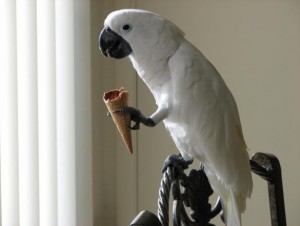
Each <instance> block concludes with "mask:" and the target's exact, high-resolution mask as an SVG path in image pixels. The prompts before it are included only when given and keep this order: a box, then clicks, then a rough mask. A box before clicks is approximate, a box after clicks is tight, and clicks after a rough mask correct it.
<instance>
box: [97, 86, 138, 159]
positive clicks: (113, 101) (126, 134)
mask: <svg viewBox="0 0 300 226" xmlns="http://www.w3.org/2000/svg"><path fill="white" fill-rule="evenodd" d="M103 101H104V103H105V104H106V107H107V109H108V111H109V113H110V115H111V117H112V119H113V121H114V123H115V125H116V126H117V128H118V130H119V133H120V134H121V137H122V139H123V141H124V143H125V144H126V147H127V149H128V151H129V152H130V153H132V140H131V129H130V128H129V126H130V115H129V114H124V113H121V112H115V111H116V110H119V109H121V108H124V107H128V92H127V91H126V90H125V89H124V88H123V87H122V88H120V89H115V90H111V91H108V92H105V93H104V95H103Z"/></svg>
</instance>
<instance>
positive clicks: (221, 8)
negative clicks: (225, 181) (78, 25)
mask: <svg viewBox="0 0 300 226" xmlns="http://www.w3.org/2000/svg"><path fill="white" fill-rule="evenodd" d="M111 2H112V1H108V0H107V1H104V0H103V1H102V0H99V1H96V0H92V8H93V9H92V15H93V18H92V21H93V24H92V26H93V27H92V52H93V71H94V79H93V106H94V107H93V108H94V109H93V112H94V115H93V119H94V123H93V125H94V129H93V132H94V135H93V140H94V141H93V145H94V197H95V204H94V207H95V212H94V214H95V219H96V220H95V222H96V224H95V225H99V224H100V225H108V223H106V221H108V222H113V223H112V224H109V225H120V226H121V225H129V223H130V221H131V220H132V219H133V218H134V216H135V215H136V214H137V213H138V212H139V211H140V210H142V209H148V210H150V211H153V212H156V210H157V194H158V188H159V183H160V179H161V167H162V163H163V160H164V159H165V158H166V156H167V155H168V154H170V153H177V150H176V148H175V147H174V145H173V143H172V141H171V139H170V137H169V135H168V134H167V132H166V131H165V129H164V127H163V125H159V126H157V127H155V128H146V127H142V128H141V130H140V131H139V132H138V133H135V132H134V133H133V134H134V141H135V152H134V154H133V155H132V156H130V155H129V154H128V153H127V151H126V149H125V147H124V146H123V144H122V143H121V141H120V138H119V135H118V134H116V133H115V128H114V125H113V124H112V123H111V122H110V121H109V120H108V119H107V117H106V116H105V113H106V110H105V109H104V107H103V105H102V103H101V95H102V93H103V92H104V91H105V90H108V89H111V88H115V87H119V86H125V87H126V88H128V89H129V91H130V94H131V104H132V105H133V106H137V107H138V108H139V109H141V110H142V111H143V112H144V113H145V114H151V113H152V112H153V111H154V110H155V104H154V100H153V98H152V96H151V94H150V93H149V91H148V90H147V88H146V87H145V86H144V84H143V83H142V82H141V80H139V79H138V78H137V77H136V75H135V72H134V71H133V69H132V67H131V63H130V62H129V60H128V59H126V60H118V61H116V60H111V59H105V58H104V57H102V56H100V54H99V51H98V49H97V48H98V47H97V43H96V41H97V36H98V32H99V31H100V30H101V28H102V22H103V19H104V17H105V15H106V14H107V13H108V12H109V11H111V10H112V9H118V8H131V7H135V8H143V9H146V10H150V11H155V12H157V13H159V14H161V15H163V16H165V17H167V18H169V19H170V20H171V21H173V22H174V23H175V24H177V25H178V26H179V27H180V28H182V30H183V31H184V32H185V33H186V37H187V39H189V40H190V41H191V42H192V43H193V44H195V45H196V46H197V47H198V48H199V49H200V50H201V51H202V52H203V53H204V54H205V55H206V56H207V58H208V59H210V61H211V62H212V63H213V64H214V65H215V67H216V68H217V69H218V70H219V72H220V73H221V74H222V76H223V78H224V79H225V81H226V82H227V84H228V86H229V88H230V89H231V90H232V92H233V94H234V96H235V98H236V101H237V104H238V107H239V111H240V115H241V120H242V125H243V130H244V134H245V138H246V141H247V144H248V146H249V148H250V151H249V152H250V154H251V155H252V154H253V153H255V152H269V153H273V154H275V155H276V156H278V158H279V160H280V162H281V165H282V173H283V182H284V195H285V205H286V215H287V222H288V225H298V224H299V222H300V216H299V211H300V195H299V192H300V177H299V175H298V172H299V171H300V166H299V160H300V150H299V147H300V119H299V115H300V101H299V97H300V89H299V84H300V2H299V1H292V0H286V1H279V0H273V1H270V0H259V1H258V0H252V1H242V0H227V1H208V0H206V1H203V0H201V1H199V0H191V1H179V0H176V1H175V0H172V1H171V0H165V1H161V0H160V1H159V0H152V1H142V0H140V1H138V0H136V1H134V0H131V1H129V0H128V1H124V0H122V1H121V0H119V1H114V3H111ZM99 116H100V117H99ZM194 165H195V167H197V165H198V164H194ZM105 169H107V171H105ZM106 172H107V173H106ZM268 208H269V207H268V197H267V187H266V183H264V182H263V181H262V180H261V179H260V178H258V177H256V176H254V191H253V195H252V198H251V200H250V201H249V202H248V209H247V212H246V214H244V216H243V222H244V224H243V225H249V226H250V225H269V224H270V220H269V212H268ZM217 222H218V221H217ZM217 224H218V225H219V223H217Z"/></svg>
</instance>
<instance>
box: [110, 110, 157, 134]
mask: <svg viewBox="0 0 300 226" xmlns="http://www.w3.org/2000/svg"><path fill="white" fill-rule="evenodd" d="M115 112H119V113H123V114H129V115H130V119H131V121H133V122H135V124H134V125H133V126H131V125H130V126H129V128H130V129H132V130H138V129H140V123H143V124H144V125H145V126H149V127H153V126H155V123H154V121H153V120H152V119H151V118H147V117H146V116H144V115H143V114H142V113H141V111H140V110H138V109H136V108H133V107H124V108H120V109H118V110H115V111H114V112H112V113H115Z"/></svg>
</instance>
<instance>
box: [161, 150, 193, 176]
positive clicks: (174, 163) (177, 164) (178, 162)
mask: <svg viewBox="0 0 300 226" xmlns="http://www.w3.org/2000/svg"><path fill="white" fill-rule="evenodd" d="M192 163H193V160H188V161H187V160H184V158H183V157H182V156H181V154H179V155H169V156H168V158H167V159H166V160H165V161H164V166H163V169H162V172H163V173H164V172H165V171H166V170H167V169H168V167H170V166H171V167H174V168H175V169H176V170H177V171H183V170H185V169H187V168H188V167H189V165H190V164H192Z"/></svg>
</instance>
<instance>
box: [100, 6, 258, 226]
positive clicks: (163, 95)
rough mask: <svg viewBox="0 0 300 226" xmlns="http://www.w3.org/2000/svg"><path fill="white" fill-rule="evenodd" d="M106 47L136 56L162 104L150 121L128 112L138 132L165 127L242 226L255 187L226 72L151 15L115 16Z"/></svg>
mask: <svg viewBox="0 0 300 226" xmlns="http://www.w3.org/2000/svg"><path fill="white" fill-rule="evenodd" d="M99 45H100V49H101V51H102V53H103V54H104V55H105V56H108V57H112V58H118V59H120V58H124V57H127V56H128V57H129V58H130V60H131V62H132V64H133V67H134V68H135V70H136V71H137V73H138V75H139V76H140V77H141V79H142V80H143V81H144V82H145V84H146V85H147V86H148V88H149V89H150V91H151V92H152V94H153V96H154V98H155V101H156V104H157V106H158V108H157V110H156V111H155V112H154V113H153V114H152V115H151V116H150V117H149V118H147V117H145V116H144V115H142V114H141V112H140V111H139V110H137V109H134V108H128V109H127V111H126V109H120V111H123V112H124V113H130V114H131V117H132V120H133V121H135V122H136V125H135V126H133V127H131V128H132V129H138V128H139V123H140V122H141V123H143V124H145V125H146V126H155V125H156V124H158V123H159V122H161V121H163V123H164V124H165V127H166V128H167V130H168V131H169V132H170V135H171V137H172V138H173V140H174V142H175V144H176V146H177V148H178V149H179V151H180V153H181V156H182V158H183V160H185V161H190V160H192V159H198V160H199V161H200V162H201V163H202V164H203V165H204V169H205V172H206V174H207V176H208V179H209V182H210V184H211V186H212V188H213V190H214V191H215V192H216V193H217V194H219V196H220V198H221V203H222V208H223V211H224V217H225V221H226V224H227V225H228V226H238V225H241V213H242V212H244V210H245V208H246V198H248V197H250V195H251V192H252V187H253V183H252V176H251V168H250V163H249V155H248V152H247V146H246V143H245V140H244V136H243V132H242V127H241V122H240V118H239V113H238V109H237V105H236V103H235V100H234V97H233V95H232V94H231V92H230V91H229V89H228V87H227V86H226V84H225V82H224V80H223V79H222V78H221V76H220V74H219V73H218V71H217V70H216V69H215V68H214V66H213V65H212V64H211V63H210V62H209V61H208V60H207V59H206V58H205V57H204V56H203V54H202V53H201V52H200V51H199V50H198V49H197V48H196V47H195V46H193V45H192V44H191V43H190V42H188V41H187V40H186V39H185V38H184V33H183V32H182V31H181V30H180V29H179V28H178V27H177V26H175V25H174V24H173V23H172V22H170V21H168V20H167V19H165V18H163V17H161V16H159V15H157V14H155V13H152V12H148V11H144V10H138V9H123V10H118V11H114V12H112V13H110V14H109V15H108V16H107V18H106V19H105V22H104V28H103V30H102V32H101V34H100V37H99Z"/></svg>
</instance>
